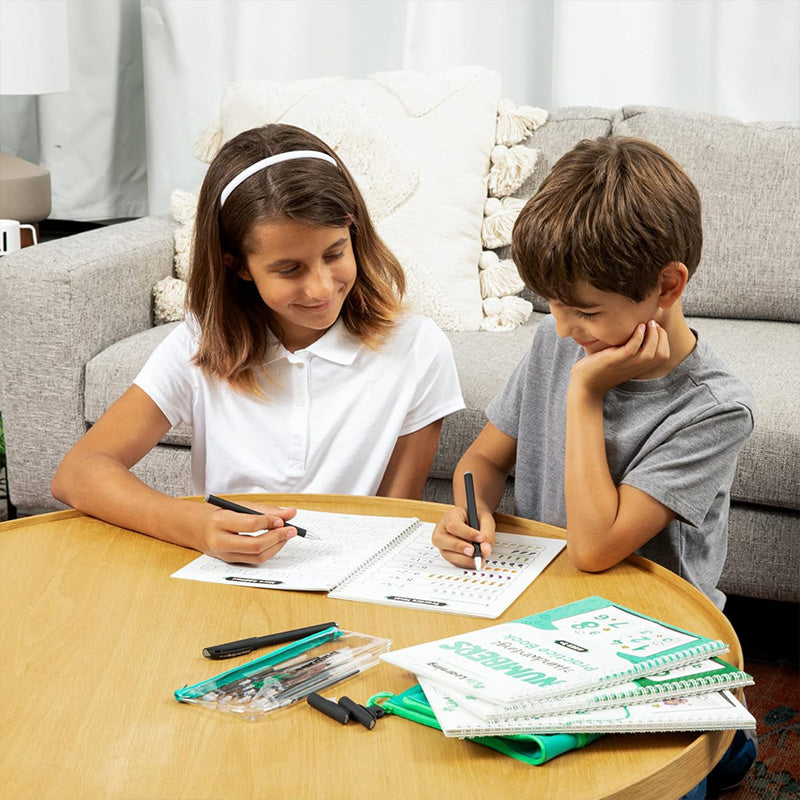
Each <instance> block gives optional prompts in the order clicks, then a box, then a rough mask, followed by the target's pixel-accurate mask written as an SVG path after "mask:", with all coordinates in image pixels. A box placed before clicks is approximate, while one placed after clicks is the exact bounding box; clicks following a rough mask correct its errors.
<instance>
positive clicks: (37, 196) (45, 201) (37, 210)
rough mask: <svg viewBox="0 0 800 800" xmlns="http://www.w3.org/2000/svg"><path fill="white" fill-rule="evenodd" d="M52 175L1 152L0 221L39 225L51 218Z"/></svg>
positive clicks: (42, 168) (41, 168)
mask: <svg viewBox="0 0 800 800" xmlns="http://www.w3.org/2000/svg"><path fill="white" fill-rule="evenodd" d="M50 197H51V194H50V173H49V172H48V171H47V170H46V169H45V168H44V167H39V166H37V165H36V164H31V163H30V162H29V161H25V160H23V159H21V158H17V157H16V156H12V155H9V154H8V153H3V152H0V218H2V219H16V220H18V221H19V222H26V223H28V224H33V225H35V224H37V223H39V222H41V221H42V220H43V219H46V218H47V217H48V216H49V214H50V208H51V202H50Z"/></svg>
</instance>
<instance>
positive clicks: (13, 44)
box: [0, 0, 69, 94]
mask: <svg viewBox="0 0 800 800" xmlns="http://www.w3.org/2000/svg"><path fill="white" fill-rule="evenodd" d="M68 89H69V60H68V29H67V0H24V2H23V0H0V94H48V93H50V92H66V91H67V90H68Z"/></svg>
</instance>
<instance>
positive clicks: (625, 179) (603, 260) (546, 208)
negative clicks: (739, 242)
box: [512, 136, 703, 305]
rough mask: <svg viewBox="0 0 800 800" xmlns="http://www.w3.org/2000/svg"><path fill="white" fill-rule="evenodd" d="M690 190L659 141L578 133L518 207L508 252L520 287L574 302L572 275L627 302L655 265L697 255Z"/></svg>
mask: <svg viewBox="0 0 800 800" xmlns="http://www.w3.org/2000/svg"><path fill="white" fill-rule="evenodd" d="M702 246H703V230H702V222H701V212H700V195H699V194H698V192H697V189H696V187H695V185H694V184H693V183H692V181H691V180H690V178H689V176H688V175H687V174H686V173H685V172H684V171H683V170H682V169H681V167H680V166H679V165H678V164H677V162H675V160H674V159H673V158H672V157H671V156H669V155H668V154H667V153H665V152H664V151H663V150H662V149H661V148H659V147H657V146H656V145H654V144H652V143H651V142H648V141H646V140H644V139H636V138H632V137H626V136H604V137H601V138H599V139H585V140H583V141H581V142H579V143H578V144H577V145H576V146H575V147H574V148H573V149H572V150H570V151H569V152H568V153H566V154H565V155H563V156H562V157H561V158H560V159H559V160H558V161H557V162H556V163H555V164H554V165H553V168H552V170H551V172H550V174H549V175H548V176H547V177H546V178H545V179H544V181H543V182H542V185H541V186H540V187H539V190H538V191H537V192H536V194H535V195H534V196H533V197H532V198H531V199H530V200H529V201H528V202H527V204H526V205H525V207H524V208H523V209H522V212H521V213H520V215H519V217H518V218H517V221H516V223H515V224H514V232H513V237H512V258H513V259H514V261H515V262H516V264H517V268H518V269H519V272H520V275H521V276H522V279H523V280H524V281H525V284H526V285H527V286H528V288H530V289H532V290H533V291H534V292H536V293H537V294H539V295H541V296H542V297H544V298H547V299H556V300H559V301H560V302H562V303H565V304H566V305H578V298H577V297H576V282H577V281H586V282H587V283H589V284H590V285H591V286H594V287H595V288H596V289H600V290H601V291H607V292H615V293H617V294H621V295H623V296H625V297H628V298H630V299H631V300H633V301H634V302H640V301H641V300H643V299H644V298H645V297H646V296H647V295H648V294H649V293H650V292H652V291H653V289H655V288H656V286H657V285H658V275H659V272H660V271H661V269H662V268H663V267H665V266H666V265H667V264H669V263H670V262H673V261H679V262H681V263H683V264H685V265H686V267H687V269H688V270H689V275H690V276H691V275H692V273H693V272H694V271H695V269H696V267H697V264H698V262H699V261H700V252H701V250H702Z"/></svg>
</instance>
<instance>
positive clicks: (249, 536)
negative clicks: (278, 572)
mask: <svg viewBox="0 0 800 800" xmlns="http://www.w3.org/2000/svg"><path fill="white" fill-rule="evenodd" d="M254 508H258V510H259V511H263V512H264V513H263V515H259V516H256V515H255V514H242V513H240V512H238V511H228V510H227V509H222V508H220V509H217V510H216V511H214V513H212V514H210V515H209V516H208V518H207V523H206V526H205V529H204V531H203V537H202V540H203V546H202V547H201V548H200V549H201V550H202V551H203V552H204V553H205V554H206V555H209V556H214V557H215V558H220V559H222V560H223V561H228V562H230V563H233V564H263V563H264V562H265V561H266V560H267V559H269V558H272V557H273V556H274V555H275V554H276V553H278V552H279V551H280V549H281V548H282V547H283V546H284V545H285V544H286V542H288V541H289V539H291V538H293V537H294V536H296V535H297V531H296V530H295V529H294V528H293V527H291V525H287V524H286V521H287V520H289V519H291V518H292V517H293V516H294V515H295V514H296V513H297V509H296V508H278V507H277V506H266V507H265V506H255V505H254ZM259 531H264V532H263V533H259Z"/></svg>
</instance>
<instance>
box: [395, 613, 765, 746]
mask: <svg viewBox="0 0 800 800" xmlns="http://www.w3.org/2000/svg"><path fill="white" fill-rule="evenodd" d="M727 650H728V646H727V645H726V644H725V643H724V642H721V641H718V640H711V639H707V638H705V637H703V636H698V635H696V634H693V633H689V632H688V631H684V630H681V629H679V628H675V627H673V626H671V625H667V624H665V623H663V622H659V621H657V620H654V619H651V618H650V617H647V616H645V615H643V614H639V613H637V612H635V611H631V610H630V609H627V608H624V607H622V606H620V605H617V604H616V603H612V602H611V601H609V600H605V599H603V598H602V597H589V598H587V599H585V600H581V601H578V602H576V603H569V604H568V605H565V606H560V607H559V608H555V609H552V610H550V611H545V612H542V613H540V614H534V615H532V616H529V617H524V618H523V619H519V620H516V621H515V622H506V623H502V624H500V625H493V626H491V627H488V628H483V629H481V630H476V631H472V632H470V633H466V634H462V635H459V636H452V637H450V638H447V639H440V640H438V641H434V642H427V643H425V644H420V645H415V646H413V647H407V648H404V649H402V650H395V651H393V652H389V653H385V654H384V655H382V656H381V658H383V659H384V660H385V661H389V662H390V663H392V664H395V665H397V666H399V667H402V668H403V669H406V670H408V671H410V672H413V673H414V674H415V675H416V676H417V679H418V680H419V684H420V686H421V688H422V690H423V691H424V693H425V696H426V698H427V701H428V703H429V704H430V706H431V708H432V710H433V712H434V713H435V715H436V718H437V720H438V722H439V725H440V726H441V729H442V731H443V732H444V734H445V735H446V736H458V737H466V736H469V737H474V736H507V735H514V734H529V733H563V732H582V733H612V732H618V731H619V732H623V731H628V732H631V731H701V730H725V729H745V728H755V724H756V723H755V719H754V718H753V717H752V715H751V714H749V713H748V711H747V709H746V708H744V706H743V705H742V704H741V703H740V702H739V701H738V700H737V699H736V698H735V697H734V696H733V695H732V694H731V692H730V690H731V689H734V688H736V687H739V686H747V685H749V684H751V683H753V680H752V678H751V677H750V676H749V675H748V674H747V673H745V672H742V671H741V670H738V669H736V668H735V667H734V666H732V665H731V664H728V663H727V662H725V661H723V660H722V659H721V658H719V657H718V656H719V655H720V654H722V653H724V652H726V651H727Z"/></svg>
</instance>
